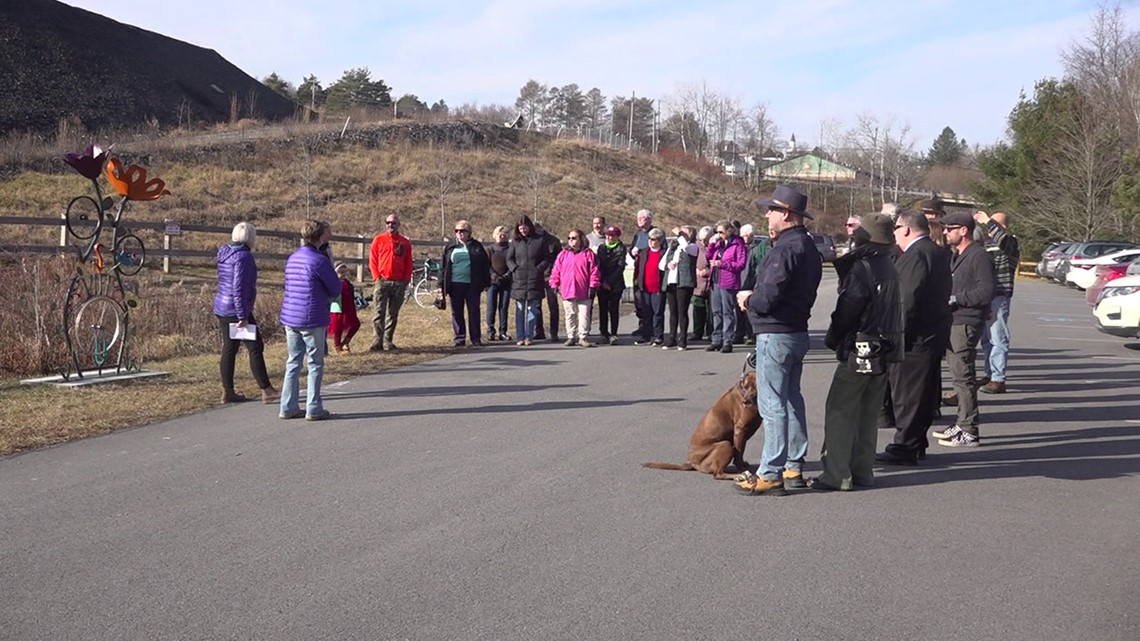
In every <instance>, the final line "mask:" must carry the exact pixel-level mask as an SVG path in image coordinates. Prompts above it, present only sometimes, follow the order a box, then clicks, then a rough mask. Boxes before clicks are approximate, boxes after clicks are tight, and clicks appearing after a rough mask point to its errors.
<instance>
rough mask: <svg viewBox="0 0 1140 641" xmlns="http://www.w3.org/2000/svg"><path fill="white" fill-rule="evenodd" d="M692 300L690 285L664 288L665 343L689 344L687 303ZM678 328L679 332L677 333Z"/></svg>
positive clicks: (686, 345) (683, 345) (684, 345)
mask: <svg viewBox="0 0 1140 641" xmlns="http://www.w3.org/2000/svg"><path fill="white" fill-rule="evenodd" d="M692 300H693V288H692V287H677V286H676V285H669V286H668V287H666V288H665V305H666V306H667V307H668V308H669V332H668V333H667V334H666V335H665V344H666V345H680V346H681V347H688V346H689V303H690V302H691V301H692ZM678 330H679V331H680V334H678V333H677V332H678Z"/></svg>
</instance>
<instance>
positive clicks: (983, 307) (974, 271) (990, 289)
mask: <svg viewBox="0 0 1140 641" xmlns="http://www.w3.org/2000/svg"><path fill="white" fill-rule="evenodd" d="M950 275H951V277H952V279H953V285H952V286H951V288H950V301H951V302H950V312H951V314H952V315H953V317H954V322H953V324H954V325H975V326H977V327H981V326H982V325H985V324H986V317H987V315H988V314H989V311H990V303H991V302H992V301H993V299H994V286H995V284H996V281H995V278H994V262H993V260H991V259H990V256H989V254H988V253H986V250H985V248H984V247H983V246H982V245H981V244H980V243H971V244H970V246H969V247H967V248H966V251H964V252H962V253H960V254H959V253H955V254H954V259H953V260H951V261H950Z"/></svg>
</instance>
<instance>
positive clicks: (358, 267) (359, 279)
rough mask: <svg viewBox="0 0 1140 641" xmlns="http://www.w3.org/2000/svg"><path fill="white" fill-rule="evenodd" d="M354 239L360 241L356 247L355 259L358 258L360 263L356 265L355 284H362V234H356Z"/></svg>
mask: <svg viewBox="0 0 1140 641" xmlns="http://www.w3.org/2000/svg"><path fill="white" fill-rule="evenodd" d="M356 237H357V238H359V239H360V241H359V243H358V244H357V245H356V257H357V258H359V259H360V261H361V262H359V263H357V264H356V282H358V283H363V282H364V255H365V251H364V234H357V235H356Z"/></svg>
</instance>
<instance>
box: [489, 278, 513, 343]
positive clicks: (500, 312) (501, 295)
mask: <svg viewBox="0 0 1140 641" xmlns="http://www.w3.org/2000/svg"><path fill="white" fill-rule="evenodd" d="M510 294H511V286H510V283H507V284H506V285H490V286H488V287H487V333H488V334H490V336H491V337H492V338H494V337H495V336H496V335H498V334H504V335H505V334H506V333H507V310H509V309H510V308H509V307H508V305H510V302H511V297H510ZM496 316H497V317H498V321H499V322H498V323H497V324H496V323H495V318H496ZM496 327H498V331H496V329H495V328H496Z"/></svg>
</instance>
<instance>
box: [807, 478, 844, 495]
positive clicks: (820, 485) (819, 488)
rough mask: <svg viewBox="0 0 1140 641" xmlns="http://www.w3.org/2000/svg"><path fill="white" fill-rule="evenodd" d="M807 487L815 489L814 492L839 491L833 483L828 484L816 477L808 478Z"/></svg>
mask: <svg viewBox="0 0 1140 641" xmlns="http://www.w3.org/2000/svg"><path fill="white" fill-rule="evenodd" d="M807 488H808V489H809V490H815V491H816V492H839V491H840V489H839V488H837V487H835V486H834V485H828V484H827V483H824V482H823V481H821V480H819V479H818V478H814V479H808V480H807Z"/></svg>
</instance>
